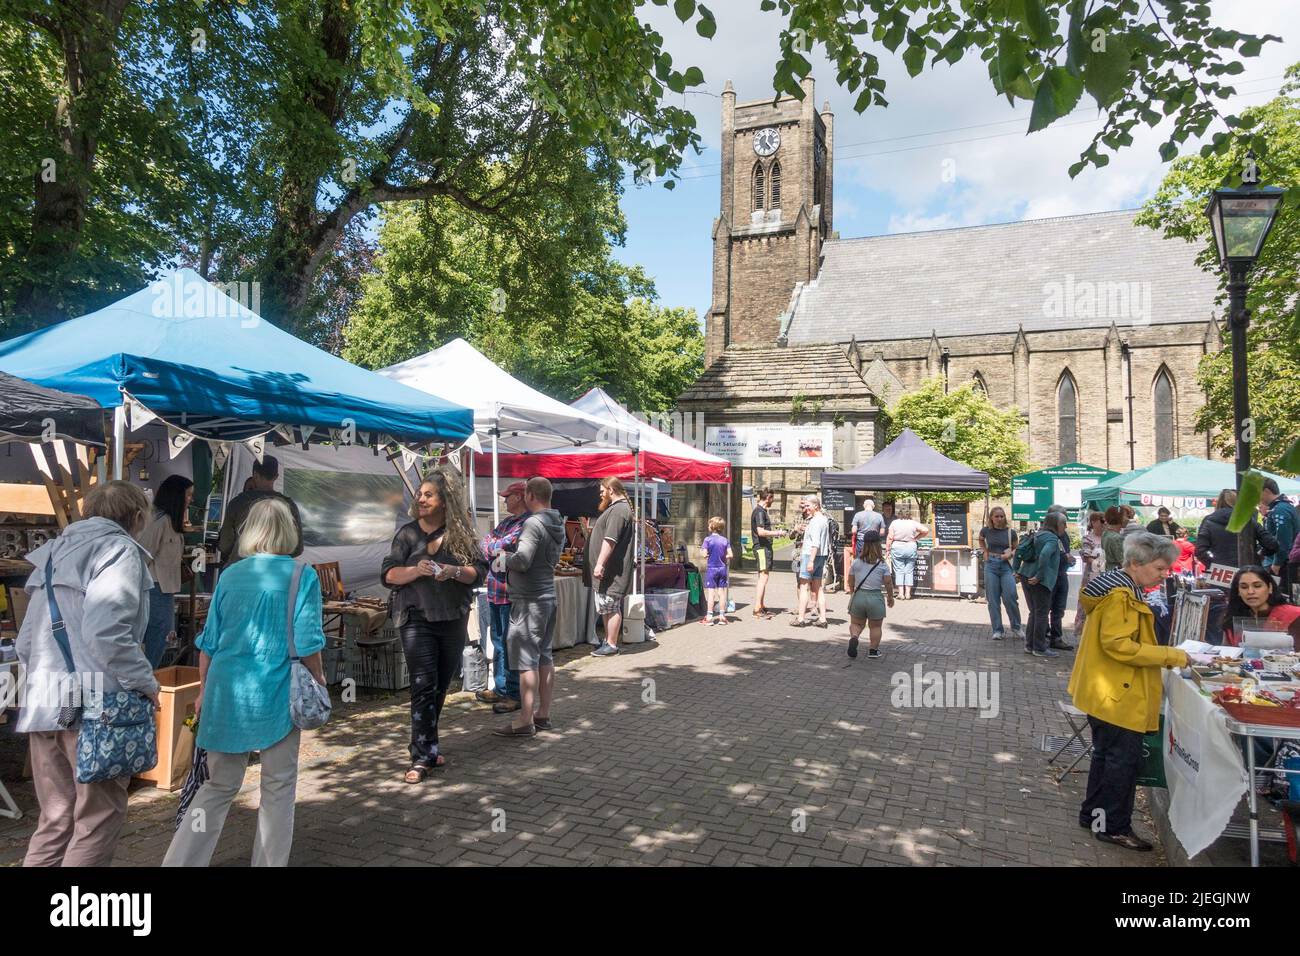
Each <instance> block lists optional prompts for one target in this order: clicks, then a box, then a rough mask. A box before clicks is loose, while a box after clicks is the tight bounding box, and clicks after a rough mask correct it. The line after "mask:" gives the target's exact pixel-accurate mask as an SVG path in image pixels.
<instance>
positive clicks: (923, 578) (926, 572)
mask: <svg viewBox="0 0 1300 956" xmlns="http://www.w3.org/2000/svg"><path fill="white" fill-rule="evenodd" d="M933 546H934V542H933V541H932V540H930V539H929V538H922V539H921V540H920V541H918V542H917V544H916V573H915V581H914V586H915V587H917V588H919V589H920V590H922V591H930V590H933V589H934V581H933V580H932V579H931V577H930V551H931V549H932V548H933ZM895 585H897V582H895Z"/></svg>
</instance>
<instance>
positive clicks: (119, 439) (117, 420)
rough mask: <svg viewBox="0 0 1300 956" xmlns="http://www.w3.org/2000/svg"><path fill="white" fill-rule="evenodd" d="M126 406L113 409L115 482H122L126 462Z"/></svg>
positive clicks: (122, 405)
mask: <svg viewBox="0 0 1300 956" xmlns="http://www.w3.org/2000/svg"><path fill="white" fill-rule="evenodd" d="M125 456H126V404H125V402H123V404H121V405H118V406H117V407H116V408H114V409H113V480H114V481H121V480H122V471H123V462H124V461H125V460H126V457H125Z"/></svg>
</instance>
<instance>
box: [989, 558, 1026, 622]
mask: <svg viewBox="0 0 1300 956" xmlns="http://www.w3.org/2000/svg"><path fill="white" fill-rule="evenodd" d="M984 593H985V595H986V596H987V597H988V601H989V623H990V624H992V625H993V633H994V634H1001V633H1002V605H1004V604H1005V605H1006V606H1007V620H1008V621H1010V622H1011V629H1012V630H1013V631H1018V630H1020V599H1019V598H1018V597H1017V596H1016V576H1015V574H1014V573H1013V572H1012V570H1011V565H1010V564H1008V563H1007V562H1006V561H1005V560H1003V559H1002V558H989V559H988V560H987V561H985V562H984Z"/></svg>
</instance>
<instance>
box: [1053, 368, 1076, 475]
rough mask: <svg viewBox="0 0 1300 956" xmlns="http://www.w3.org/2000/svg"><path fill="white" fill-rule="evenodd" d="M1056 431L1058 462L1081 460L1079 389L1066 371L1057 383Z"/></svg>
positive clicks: (1067, 462)
mask: <svg viewBox="0 0 1300 956" xmlns="http://www.w3.org/2000/svg"><path fill="white" fill-rule="evenodd" d="M1056 433H1057V452H1056V454H1057V456H1058V458H1059V459H1060V460H1059V462H1058V464H1062V465H1065V464H1069V463H1070V462H1072V461H1078V460H1079V390H1078V388H1077V387H1076V386H1075V384H1074V377H1073V376H1072V375H1070V373H1069V372H1068V371H1066V372H1065V373H1064V374H1063V375H1062V376H1061V380H1060V382H1058V383H1057V385H1056Z"/></svg>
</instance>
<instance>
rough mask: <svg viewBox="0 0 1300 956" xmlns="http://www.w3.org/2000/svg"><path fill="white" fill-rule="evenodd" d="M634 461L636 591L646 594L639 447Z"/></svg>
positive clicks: (634, 454)
mask: <svg viewBox="0 0 1300 956" xmlns="http://www.w3.org/2000/svg"><path fill="white" fill-rule="evenodd" d="M632 461H633V465H632V469H633V475H634V477H633V479H632V485H633V487H634V488H635V489H636V502H637V509H636V515H635V516H634V517H635V523H634V524H633V535H634V536H633V538H632V540H633V542H634V545H635V547H636V553H637V558H638V560H637V565H638V567H639V568H640V576H639V577H638V579H637V582H636V588H635V591H636V593H637V594H644V593H645V553H644V552H643V551H642V550H641V522H642V521H644V520H645V517H644V515H643V514H642V511H641V449H639V448H638V449H637V450H636V451H635V452H633V453H632Z"/></svg>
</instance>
